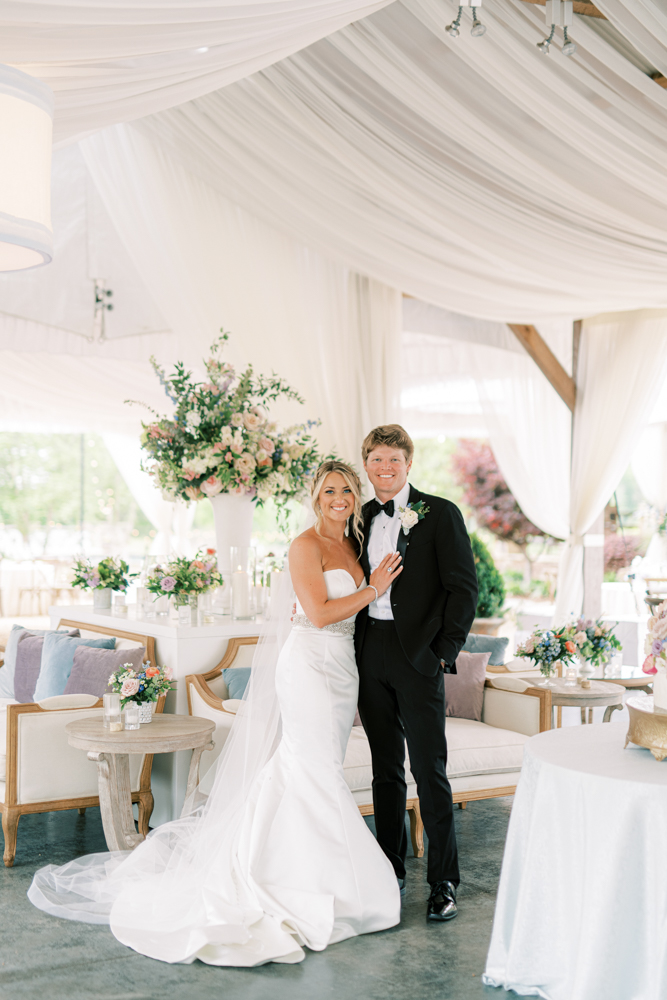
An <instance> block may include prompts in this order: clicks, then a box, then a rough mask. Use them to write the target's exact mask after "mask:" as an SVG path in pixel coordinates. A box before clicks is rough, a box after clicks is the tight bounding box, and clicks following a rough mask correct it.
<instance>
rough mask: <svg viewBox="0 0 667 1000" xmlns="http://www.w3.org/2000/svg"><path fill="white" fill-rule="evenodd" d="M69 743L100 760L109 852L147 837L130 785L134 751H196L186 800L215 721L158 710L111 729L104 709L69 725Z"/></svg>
mask: <svg viewBox="0 0 667 1000" xmlns="http://www.w3.org/2000/svg"><path fill="white" fill-rule="evenodd" d="M65 729H66V732H67V736H68V741H69V744H70V746H73V747H78V748H79V749H80V750H86V751H87V753H88V760H92V761H95V763H96V764H97V780H98V785H99V793H100V812H101V813H102V826H103V827H104V836H105V837H106V841H107V847H108V848H109V850H110V851H131V850H133V848H135V847H136V846H137V844H140V843H141V842H142V840H144V836H143V834H141V833H137V831H136V830H135V827H134V815H133V813H132V791H131V788H130V761H129V754H131V753H140V754H146V753H173V752H175V751H176V750H192V759H191V761H190V771H189V773H188V784H187V788H186V790H185V801H186V802H187V800H188V798H189V796H190V795H191V794H192V792H194V790H195V787H196V785H197V779H198V776H199V759H200V757H201V755H202V753H203V752H204V750H212V749H213V746H214V744H213V741H212V739H211V734H212V733H213V731H214V729H215V723H214V722H210V721H209V720H208V719H196V718H192V717H191V716H189V715H154V716H153V721H152V722H150V723H149V724H148V725H145V726H142V727H141V728H140V729H134V730H127V729H126V730H124V731H123V732H121V733H112V732H111V731H110V730H109V729H105V728H104V725H103V723H102V714H101V713H100V715H99V716H97V717H95V716H93V717H90V716H89V717H88V718H87V719H81V721H80V722H70V723H68V725H67V726H65Z"/></svg>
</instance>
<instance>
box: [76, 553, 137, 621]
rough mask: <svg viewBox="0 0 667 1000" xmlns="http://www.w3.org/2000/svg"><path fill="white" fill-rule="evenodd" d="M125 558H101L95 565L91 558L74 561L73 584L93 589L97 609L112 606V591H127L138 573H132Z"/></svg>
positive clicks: (94, 605) (104, 609)
mask: <svg viewBox="0 0 667 1000" xmlns="http://www.w3.org/2000/svg"><path fill="white" fill-rule="evenodd" d="M129 569H130V567H129V566H128V564H127V563H126V562H125V560H124V559H113V558H112V557H111V556H109V557H108V558H107V559H101V560H100V561H99V562H98V563H97V565H96V566H94V565H93V564H92V563H91V561H90V560H89V559H77V561H76V562H75V563H74V576H73V577H72V586H73V587H80V588H81V590H92V592H93V607H94V609H95V611H107V610H108V609H109V608H110V607H111V592H112V591H114V590H116V591H120V592H121V593H123V594H124V593H125V591H126V590H127V588H128V587H129V585H130V580H131V579H132V578H133V577H135V576H137V575H138V574H137V573H130V572H129Z"/></svg>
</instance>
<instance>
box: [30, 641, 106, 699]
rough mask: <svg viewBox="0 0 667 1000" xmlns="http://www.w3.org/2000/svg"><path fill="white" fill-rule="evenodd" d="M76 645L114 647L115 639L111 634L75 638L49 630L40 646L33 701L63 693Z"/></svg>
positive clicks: (101, 647)
mask: <svg viewBox="0 0 667 1000" xmlns="http://www.w3.org/2000/svg"><path fill="white" fill-rule="evenodd" d="M77 646H93V647H95V648H96V649H115V648H116V640H115V638H114V637H113V636H112V635H110V636H108V638H106V639H82V638H79V639H76V638H73V637H72V636H69V635H63V634H62V633H58V632H50V633H48V634H47V635H45V636H44V646H43V647H42V665H41V667H40V670H39V677H38V678H37V684H36V685H35V693H34V695H33V699H34V701H41V700H42V698H53V696H54V695H57V694H63V692H64V690H65V687H66V686H67V681H68V680H69V675H70V674H71V672H72V664H73V663H74V651H75V649H76V647H77Z"/></svg>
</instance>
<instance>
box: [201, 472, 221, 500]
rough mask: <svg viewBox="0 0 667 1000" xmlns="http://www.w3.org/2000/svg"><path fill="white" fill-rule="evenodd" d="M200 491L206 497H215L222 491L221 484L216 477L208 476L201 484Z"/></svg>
mask: <svg viewBox="0 0 667 1000" xmlns="http://www.w3.org/2000/svg"><path fill="white" fill-rule="evenodd" d="M200 489H201V491H202V493H205V494H206V496H207V497H215V496H217V495H218V493H220V491H221V490H222V483H221V482H220V480H219V479H218V478H217V477H216V476H209V477H208V479H205V480H204V482H203V483H202V484H201V486H200Z"/></svg>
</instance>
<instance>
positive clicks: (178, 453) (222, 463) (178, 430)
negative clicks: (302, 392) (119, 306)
mask: <svg viewBox="0 0 667 1000" xmlns="http://www.w3.org/2000/svg"><path fill="white" fill-rule="evenodd" d="M228 338H229V334H227V333H222V335H221V336H220V337H219V338H218V339H217V340H216V341H215V342H214V344H213V345H212V346H211V352H210V357H209V358H208V360H206V361H205V362H204V367H205V369H206V374H207V381H205V382H198V381H196V379H195V377H194V375H193V373H192V372H190V371H186V370H185V367H184V365H183V363H182V362H180V361H179V362H177V363H176V364H175V366H174V370H173V372H172V373H171V374H170V375H167V374H166V372H165V370H164V369H163V368H161V367H160V365H158V363H157V361H156V360H155V358H151V364H152V366H153V369H154V371H155V373H156V375H157V376H158V378H159V380H160V382H161V383H162V385H163V386H164V389H165V392H166V394H167V396H168V397H169V399H170V400H171V401H172V403H173V404H174V412H173V414H172V415H171V416H169V417H166V416H159V415H158V414H155V419H154V420H152V421H150V422H149V423H144V424H143V434H142V438H141V443H142V445H143V448H144V450H145V452H146V454H147V459H146V460H145V463H144V465H143V468H144V469H145V471H147V472H148V473H149V474H150V475H151V476H152V477H153V480H154V482H155V484H156V485H157V486H159V487H160V488H161V490H162V492H163V494H164V496H165V497H166V498H167V499H169V500H177V499H182V500H202V499H204V498H205V497H214V496H217V495H218V494H219V493H236V494H245V495H248V496H250V497H252V498H253V499H254V500H255V502H256V503H258V504H260V505H261V504H262V503H263V502H264V501H265V500H268V499H269V498H272V499H273V500H275V501H276V503H277V504H278V505H279V506H282V507H284V505H285V504H286V503H287V502H288V501H289V500H292V499H300V498H301V497H302V496H303V494H304V493H305V491H306V489H307V487H308V485H309V483H310V480H311V478H312V475H313V473H314V471H315V469H316V468H317V466H318V465H319V464H320V462H321V461H322V460H323V456H321V455H320V454H319V452H318V448H317V444H316V442H315V440H314V439H313V437H312V434H311V431H312V429H313V427H316V426H318V422H317V421H308V422H307V423H305V424H299V425H295V426H293V427H287V428H285V429H283V430H281V429H279V428H278V425H277V424H276V423H275V422H273V421H271V420H270V419H269V414H268V407H269V405H270V404H271V403H272V402H275V401H276V400H277V399H279V398H280V397H283V398H286V399H291V400H294V401H296V402H298V403H303V402H304V401H303V399H302V398H301V397H300V396H299V394H298V393H297V392H296V391H295V390H294V389H292V388H291V386H289V385H288V384H287V383H286V382H284V381H283V379H281V378H279V377H278V376H277V375H271V376H269V377H267V376H264V375H258V374H256V373H255V371H254V369H253V367H252V365H248V367H247V368H246V369H245V370H244V371H243V372H241V373H237V372H236V371H235V370H234V368H233V367H232V366H231V365H230V364H227V363H226V362H224V361H223V360H222V359H221V357H220V355H221V352H222V350H223V348H224V345H225V343H226V341H227V340H228ZM128 402H132V400H128ZM151 412H153V413H155V411H151Z"/></svg>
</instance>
